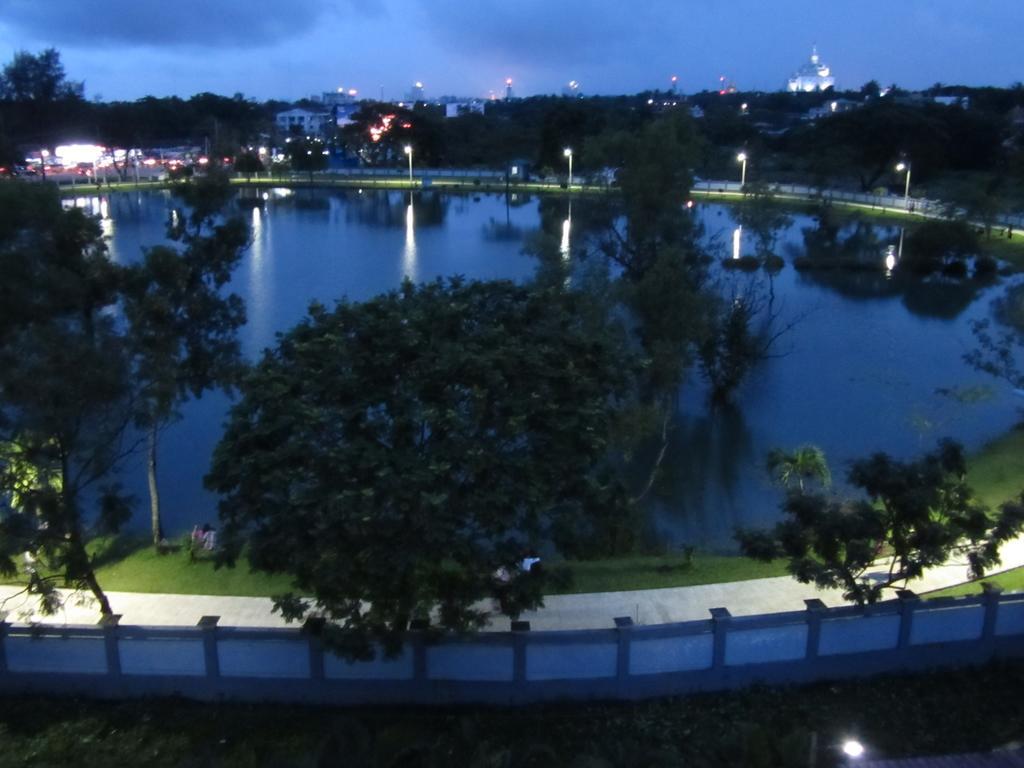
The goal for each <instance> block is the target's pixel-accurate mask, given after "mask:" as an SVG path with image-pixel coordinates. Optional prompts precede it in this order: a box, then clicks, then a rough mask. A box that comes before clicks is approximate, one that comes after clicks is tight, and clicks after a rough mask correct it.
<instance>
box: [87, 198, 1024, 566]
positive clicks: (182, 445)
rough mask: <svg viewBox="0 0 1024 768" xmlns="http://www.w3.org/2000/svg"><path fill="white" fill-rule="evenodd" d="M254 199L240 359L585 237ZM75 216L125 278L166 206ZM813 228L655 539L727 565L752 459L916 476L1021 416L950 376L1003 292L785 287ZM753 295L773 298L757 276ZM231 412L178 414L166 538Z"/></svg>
mask: <svg viewBox="0 0 1024 768" xmlns="http://www.w3.org/2000/svg"><path fill="white" fill-rule="evenodd" d="M248 194H249V197H247V198H242V199H240V201H239V204H240V205H241V207H242V210H243V212H244V214H245V216H246V217H247V218H248V219H249V221H250V223H251V226H252V234H253V244H252V247H251V249H250V250H249V251H248V252H247V254H246V256H245V258H244V260H243V263H242V265H241V266H240V267H239V269H238V271H237V272H236V274H235V277H234V280H233V282H232V290H234V291H236V292H237V293H239V294H240V295H241V296H242V297H243V298H244V299H245V302H246V307H247V311H248V316H249V322H248V325H247V326H246V327H245V328H243V329H242V331H241V338H242V343H243V348H244V350H245V352H246V354H247V355H249V356H250V357H254V356H256V355H257V354H258V353H259V351H260V350H261V349H262V348H263V347H265V346H267V345H270V344H272V343H273V342H274V335H275V333H277V332H279V331H284V330H287V329H288V328H290V327H291V326H293V325H294V324H295V323H296V322H298V321H299V320H300V319H301V318H302V317H303V315H304V314H305V311H306V308H307V307H308V305H309V302H310V301H312V300H317V301H320V302H323V303H326V304H328V305H330V304H331V303H332V302H333V301H335V300H336V299H339V298H342V297H348V298H350V299H354V300H360V299H365V298H368V297H370V296H373V295H375V294H377V293H380V292H382V291H386V290H389V289H392V288H395V287H397V286H398V284H399V283H400V282H401V280H402V278H403V277H404V276H408V277H410V278H412V279H413V280H416V281H423V280H431V279H433V278H435V277H438V276H448V275H453V274H461V275H465V276H467V277H471V278H480V279H489V278H511V279H517V280H518V279H526V278H529V277H530V276H531V275H532V274H533V273H534V270H535V267H536V261H535V260H534V259H533V258H531V257H529V256H526V255H524V254H523V252H522V251H523V247H524V244H525V243H526V242H527V241H528V240H529V239H530V238H531V236H532V234H533V233H535V232H537V231H538V229H540V228H541V226H542V222H547V223H546V224H545V225H544V226H546V227H547V229H549V230H551V231H550V234H551V235H552V236H553V237H554V238H555V239H556V240H559V241H560V243H561V246H562V248H563V249H565V248H566V246H569V248H570V252H571V253H572V252H574V251H573V250H572V249H575V248H577V246H578V245H579V244H580V242H581V241H582V240H583V237H584V235H585V233H583V232H577V231H574V229H573V227H577V225H576V224H575V223H574V224H573V225H572V226H568V227H567V226H566V225H565V218H566V216H567V214H568V210H567V205H568V201H566V200H564V199H556V200H552V199H548V200H545V201H543V202H542V201H541V200H540V199H539V198H536V197H535V198H532V199H528V198H518V199H516V200H506V198H505V197H504V196H498V195H490V196H488V195H482V196H479V197H468V196H462V197H458V196H451V197H443V196H440V195H435V194H430V193H426V194H422V195H420V196H418V197H417V198H416V199H415V200H413V201H412V204H411V205H410V200H409V197H408V195H407V194H402V193H379V192H377V193H372V194H371V193H369V192H367V193H366V194H360V193H358V192H356V191H355V190H351V191H346V192H337V191H325V190H304V191H298V192H294V193H292V192H290V191H287V190H267V192H266V193H265V194H266V199H263V193H254V192H251V191H250V192H248ZM78 203H79V204H80V205H83V206H86V207H89V208H92V209H93V210H95V211H96V212H97V213H100V214H102V215H103V216H104V228H105V230H106V231H107V233H108V235H109V237H110V246H111V254H112V256H113V258H114V259H115V260H118V261H121V262H129V261H133V260H135V259H137V258H138V257H139V255H140V253H141V251H142V248H143V247H144V246H147V245H154V244H156V243H158V242H161V241H162V239H163V232H164V226H165V223H166V221H167V217H168V215H169V210H170V207H171V198H170V196H169V194H167V193H160V192H148V193H142V194H138V193H122V194H113V195H110V196H109V197H107V198H102V199H99V198H93V199H83V200H80V201H78ZM581 204H582V203H581V202H577V203H575V205H576V206H580V205H581ZM579 210H580V209H579V208H578V207H577V214H578V213H579ZM695 215H696V216H697V217H698V218H699V220H700V222H701V223H702V224H703V227H704V231H705V236H706V238H707V240H708V243H709V247H710V248H711V249H712V251H713V252H714V253H716V254H717V255H718V256H720V257H721V258H729V257H730V256H731V255H732V254H733V251H734V248H735V247H736V246H737V245H738V248H739V252H740V253H752V252H753V249H754V244H753V242H752V239H753V238H751V237H750V236H749V234H744V235H742V236H741V237H740V238H739V240H738V243H737V242H736V241H735V240H734V236H733V233H734V231H735V227H736V225H735V223H734V222H733V220H732V218H731V216H730V211H729V208H728V207H727V206H719V205H705V206H701V207H699V209H698V210H697V212H696V214H695ZM579 219H580V217H579V216H578V215H577V217H576V219H575V220H574V221H579ZM813 227H814V222H813V219H811V218H809V217H807V216H803V215H794V216H793V223H792V225H791V226H789V227H788V228H786V229H785V230H784V231H783V232H781V234H780V237H779V241H778V247H777V248H776V251H777V252H779V253H780V254H781V255H783V256H784V257H785V258H786V260H787V264H786V266H785V268H783V270H782V271H781V272H780V273H779V274H778V275H777V276H776V277H775V278H774V279H773V280H772V286H771V287H772V289H773V291H774V296H775V299H774V304H773V306H774V307H775V309H776V310H777V311H778V312H779V315H780V322H789V321H794V320H795V321H796V324H795V326H794V327H793V329H792V330H791V331H789V332H788V333H787V334H785V335H784V336H783V337H782V338H781V339H780V340H779V342H778V343H777V345H776V347H775V348H774V349H773V353H774V355H775V356H774V357H773V358H772V359H770V360H768V361H766V362H765V363H763V364H762V365H761V366H760V367H759V368H758V369H757V370H756V372H755V373H754V374H753V376H752V377H751V378H750V379H749V380H748V381H747V382H746V383H745V384H744V386H743V387H742V388H741V389H740V391H739V392H738V393H737V396H736V403H735V406H734V407H731V408H725V409H716V410H711V409H709V408H708V406H707V393H706V390H705V388H704V385H703V383H702V382H701V381H700V378H699V374H696V373H695V374H694V375H693V376H692V377H691V381H689V382H688V383H687V384H686V385H685V386H684V387H683V389H682V391H681V392H680V397H679V415H678V418H677V420H676V423H675V426H674V429H673V431H672V442H671V446H670V450H669V452H668V454H667V456H666V459H665V465H664V467H665V472H664V473H663V477H662V479H661V482H659V484H658V485H657V487H656V489H655V493H653V494H652V496H651V505H650V506H651V527H652V531H651V533H652V535H656V536H661V537H666V538H668V539H670V540H672V541H675V542H679V543H690V544H696V545H699V546H702V547H707V548H710V549H722V550H724V549H728V548H730V546H731V536H732V532H733V530H734V528H735V527H736V526H738V525H743V526H751V525H761V524H768V523H770V522H772V521H773V520H774V519H776V517H777V504H778V500H779V496H778V493H777V491H776V490H775V489H773V488H772V487H771V485H770V484H769V482H768V478H767V475H766V474H765V471H764V457H765V454H766V453H767V452H768V451H769V450H770V449H771V448H773V447H795V446H797V445H799V444H801V443H806V442H811V443H815V444H817V445H819V446H821V447H822V448H823V449H824V450H825V452H826V454H827V456H828V457H829V459H830V463H831V464H832V468H833V473H834V475H835V476H836V477H837V478H840V479H841V477H842V475H843V474H844V471H845V470H844V467H845V465H846V464H847V463H848V461H849V460H850V459H852V458H856V457H859V456H863V455H866V454H868V453H870V452H872V451H876V450H885V451H888V452H890V453H894V454H897V455H900V456H911V455H913V454H915V453H918V452H920V451H923V450H927V449H929V448H930V447H932V446H933V445H934V444H935V441H936V440H937V439H938V438H940V437H943V436H952V437H955V438H957V439H959V440H961V441H963V442H964V443H965V444H966V445H967V446H968V447H970V448H976V447H978V446H980V445H981V444H982V443H983V442H985V441H986V440H988V439H991V438H993V437H995V436H997V435H999V434H1001V433H1002V432H1005V431H1006V430H1007V429H1008V428H1009V426H1010V425H1011V424H1012V423H1013V422H1014V420H1015V415H1016V408H1017V407H1018V406H1020V405H1022V404H1024V402H1022V401H1021V399H1020V398H1019V397H1015V396H1014V395H1013V394H1012V393H1011V392H1010V391H1009V390H1008V388H1005V387H1003V386H1001V385H1000V384H999V383H997V382H994V381H992V380H990V379H988V378H987V377H985V376H983V375H981V374H979V373H976V372H975V371H973V370H972V369H971V368H970V367H968V366H966V365H965V364H964V363H963V361H962V356H963V354H964V352H965V351H967V350H968V349H970V348H971V346H972V343H973V340H972V335H971V332H970V321H971V320H972V319H976V318H980V317H984V316H986V315H987V313H988V312H989V304H990V299H991V298H993V297H994V296H995V295H998V293H1000V292H1001V291H1002V290H1003V287H1002V286H999V285H997V286H995V287H985V286H978V285H974V284H971V283H967V284H964V285H961V286H952V287H950V286H935V285H931V286H929V285H927V284H924V283H922V282H921V281H909V280H901V279H899V278H898V277H894V278H892V279H887V278H886V277H885V275H884V274H883V273H881V272H871V273H859V272H858V273H849V272H842V271H813V272H810V271H806V272H801V271H797V270H795V269H794V268H793V267H792V259H793V258H796V257H800V256H804V255H806V254H807V252H808V243H809V242H810V243H811V246H812V250H811V252H812V254H817V255H818V256H821V253H820V252H819V251H817V250H814V248H813V232H812V234H811V235H810V236H808V235H807V234H806V232H805V230H813ZM577 228H578V227H577ZM840 240H841V241H842V242H843V243H844V245H843V246H842V248H843V249H844V252H845V253H853V252H856V253H859V254H861V255H862V256H863V255H865V254H866V257H867V258H869V259H870V258H877V259H879V260H883V259H884V254H885V248H886V246H888V245H895V244H898V241H899V231H898V230H896V229H893V228H888V227H873V226H870V225H864V224H863V223H859V224H858V223H857V222H852V223H848V224H846V225H844V226H843V227H842V228H841V230H840ZM825 256H826V257H827V256H828V254H825ZM572 258H573V259H576V258H578V257H577V256H575V255H574V256H572ZM719 279H720V281H721V285H722V290H724V291H732V290H740V289H742V287H743V286H744V285H746V283H747V282H749V281H750V280H751V278H750V277H748V276H745V275H738V274H733V273H723V274H722V275H721V276H720V278H719ZM756 280H758V281H759V282H760V284H761V290H762V291H767V289H768V286H767V280H766V278H765V276H764V273H763V272H759V273H757V277H756ZM765 295H767V293H765ZM227 407H228V401H227V398H226V397H224V396H223V395H219V394H214V395H210V396H207V397H205V398H203V400H202V401H200V402H195V403H189V404H188V405H187V406H186V407H185V408H184V410H183V417H184V418H183V419H182V420H181V421H180V422H179V423H177V424H175V425H173V426H172V427H171V428H169V430H168V431H167V433H166V435H165V436H164V438H163V441H162V443H161V456H160V458H159V480H160V484H161V488H162V497H161V501H162V506H163V510H164V516H165V525H166V527H167V529H168V531H169V532H172V533H176V532H180V531H182V530H185V529H188V528H190V527H191V526H192V525H193V524H195V523H201V522H203V521H215V519H216V498H215V497H214V496H213V495H211V494H209V493H207V492H206V491H205V490H204V489H203V488H202V476H203V474H204V473H205V472H206V470H207V468H208V465H209V460H210V455H211V452H212V450H213V447H214V445H215V444H216V442H217V440H218V438H219V436H220V433H221V425H222V422H223V419H224V417H225V414H226V411H227ZM125 484H126V485H128V486H129V487H130V488H131V490H132V491H133V492H134V493H135V494H136V496H137V502H138V504H137V506H138V514H137V520H136V522H137V524H138V526H139V527H140V528H144V527H145V526H146V525H147V524H148V513H147V509H148V505H147V503H146V498H147V497H146V485H145V475H144V469H143V464H142V461H141V459H137V460H135V461H133V462H132V464H131V465H130V466H128V467H126V468H125Z"/></svg>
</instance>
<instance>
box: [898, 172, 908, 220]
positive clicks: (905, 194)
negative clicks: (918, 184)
mask: <svg viewBox="0 0 1024 768" xmlns="http://www.w3.org/2000/svg"><path fill="white" fill-rule="evenodd" d="M896 170H897V171H906V172H907V186H906V188H905V189H904V190H903V207H904V209H906V210H907V211H909V210H910V163H909V162H906V163H897V164H896Z"/></svg>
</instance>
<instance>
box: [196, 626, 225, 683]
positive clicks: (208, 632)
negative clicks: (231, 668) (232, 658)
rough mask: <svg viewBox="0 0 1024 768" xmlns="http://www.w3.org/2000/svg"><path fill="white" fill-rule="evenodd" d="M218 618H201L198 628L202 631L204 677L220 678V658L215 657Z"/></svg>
mask: <svg viewBox="0 0 1024 768" xmlns="http://www.w3.org/2000/svg"><path fill="white" fill-rule="evenodd" d="M218 621H220V616H202V617H200V619H199V624H198V626H199V627H200V628H201V629H202V630H203V657H204V658H205V659H206V677H207V678H214V679H215V678H218V677H220V656H218V655H217V622H218Z"/></svg>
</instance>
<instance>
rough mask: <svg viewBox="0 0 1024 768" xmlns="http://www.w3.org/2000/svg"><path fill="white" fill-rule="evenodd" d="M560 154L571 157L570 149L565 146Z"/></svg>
mask: <svg viewBox="0 0 1024 768" xmlns="http://www.w3.org/2000/svg"><path fill="white" fill-rule="evenodd" d="M562 154H563V155H565V156H566V157H572V150H571V149H569V148H568V147H566V148H565V149H564V150H562Z"/></svg>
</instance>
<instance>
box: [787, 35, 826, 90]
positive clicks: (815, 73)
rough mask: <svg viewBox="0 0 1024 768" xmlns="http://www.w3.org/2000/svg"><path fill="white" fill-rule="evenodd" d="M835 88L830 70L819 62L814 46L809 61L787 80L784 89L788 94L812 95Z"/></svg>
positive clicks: (816, 48)
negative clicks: (815, 92)
mask: <svg viewBox="0 0 1024 768" xmlns="http://www.w3.org/2000/svg"><path fill="white" fill-rule="evenodd" d="M835 86H836V79H835V78H834V77H833V76H832V70H831V69H830V68H829V66H828V64H826V63H825V62H823V61H822V60H821V57H820V56H818V47H817V46H814V48H812V49H811V60H810V61H808V62H807V63H806V64H804V65H803V66H802V67H800V69H798V70H797V71H796V73H794V75H793V76H792V77H791V78H789V83H788V85H787V87H786V89H787V90H788V91H789V92H790V93H812V92H814V91H824V90H825V89H827V88H835Z"/></svg>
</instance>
